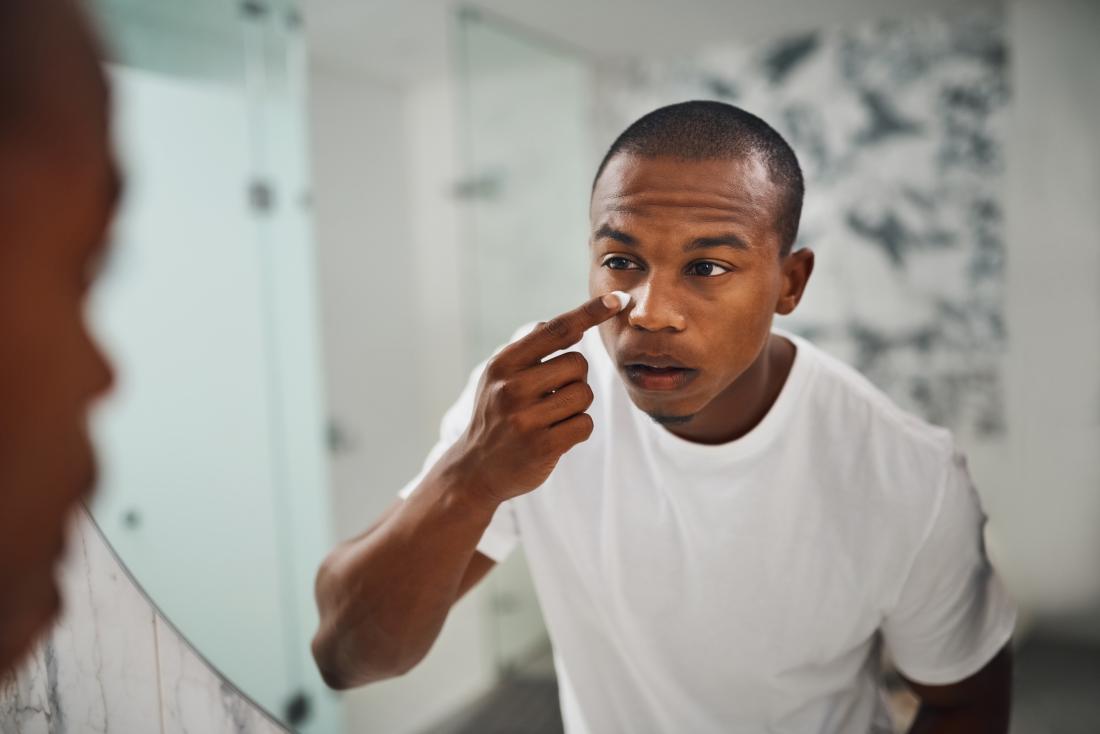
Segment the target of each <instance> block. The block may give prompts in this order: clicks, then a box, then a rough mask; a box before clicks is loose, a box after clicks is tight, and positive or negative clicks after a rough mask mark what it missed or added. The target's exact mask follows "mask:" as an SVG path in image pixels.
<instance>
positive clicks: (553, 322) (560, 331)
mask: <svg viewBox="0 0 1100 734" xmlns="http://www.w3.org/2000/svg"><path fill="white" fill-rule="evenodd" d="M542 329H543V331H545V332H546V333H547V334H549V335H550V336H552V337H554V338H556V339H562V338H564V337H565V336H567V335H568V334H569V322H568V321H567V320H566V319H565V318H564V317H562V316H556V317H554V318H552V319H550V320H549V321H547V322H546V323H545V324H543V326H542Z"/></svg>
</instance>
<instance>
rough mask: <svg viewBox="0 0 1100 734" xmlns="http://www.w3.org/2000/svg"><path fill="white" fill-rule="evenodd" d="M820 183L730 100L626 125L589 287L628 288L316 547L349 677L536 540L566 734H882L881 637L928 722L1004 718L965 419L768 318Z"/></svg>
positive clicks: (792, 283)
mask: <svg viewBox="0 0 1100 734" xmlns="http://www.w3.org/2000/svg"><path fill="white" fill-rule="evenodd" d="M802 189H803V184H802V175H801V171H800V169H799V166H798V163H797V160H796V158H795V156H794V153H793V152H792V151H791V149H790V148H789V147H788V145H787V144H786V142H785V141H784V140H783V139H782V138H781V137H780V136H779V134H778V133H776V132H775V131H774V130H773V129H772V128H770V127H769V126H768V125H767V124H766V123H764V122H763V121H762V120H760V119H759V118H756V117H754V116H753V115H751V114H749V113H747V112H745V111H743V110H740V109H738V108H736V107H732V106H729V105H724V104H720V103H715V102H689V103H684V104H680V105H673V106H671V107H666V108H662V109H660V110H657V111H655V112H652V113H650V114H649V115H646V116H645V117H643V118H642V119H640V120H638V121H637V122H636V123H634V124H633V125H632V126H631V127H630V128H628V129H627V130H626V131H625V132H624V133H623V134H622V135H621V136H620V137H619V139H618V140H616V142H615V143H614V144H613V145H612V146H611V149H610V150H609V152H608V154H607V156H606V157H605V159H604V162H603V164H602V165H601V166H600V169H599V171H598V172H597V175H596V180H595V183H594V186H593V192H592V201H591V210H590V214H591V227H592V238H591V242H590V255H591V258H590V262H591V270H590V278H589V290H590V293H591V294H592V295H593V296H595V295H597V294H606V293H608V292H610V291H625V292H626V293H627V294H628V295H629V296H630V298H631V300H630V303H629V304H628V305H627V306H626V307H625V308H624V309H622V310H620V309H619V306H618V305H617V304H616V302H615V301H614V299H613V298H612V299H608V300H609V304H604V302H603V300H601V299H600V298H593V300H591V301H589V302H588V303H586V304H584V305H583V306H581V307H580V308H578V309H576V310H574V311H571V312H569V313H566V314H564V315H562V316H560V317H557V318H554V319H552V320H550V321H548V322H545V323H541V324H539V325H537V326H536V328H534V329H530V327H525V328H524V329H521V331H520V332H519V333H518V334H517V336H516V338H514V339H513V341H512V342H511V343H510V344H508V345H506V346H504V347H503V348H502V349H501V350H499V351H498V352H497V353H496V354H495V355H493V357H492V358H491V359H489V360H487V362H485V363H483V364H482V365H479V366H478V368H476V369H475V370H474V373H473V375H472V376H471V379H470V382H469V384H468V385H467V387H466V389H465V391H464V392H463V394H462V396H461V397H460V398H459V400H458V402H457V403H455V405H454V406H453V407H452V408H451V409H450V411H448V413H447V414H446V415H445V416H444V418H443V424H442V435H441V437H440V441H439V443H438V444H437V445H436V446H435V448H434V449H433V450H432V451H431V453H430V455H429V456H428V459H427V461H426V462H425V464H424V468H423V470H422V471H421V472H420V474H419V476H417V477H416V478H414V479H413V480H412V481H411V482H410V483H409V484H408V485H407V486H406V487H405V488H404V489H403V490H402V491H401V495H402V497H403V498H404V500H403V501H401V500H398V501H397V502H395V503H394V505H393V506H392V507H391V508H390V509H389V511H388V512H387V513H386V514H385V515H384V516H383V518H381V520H379V521H378V522H377V523H376V524H375V526H374V527H373V528H371V529H370V530H368V531H367V532H366V533H364V534H363V535H362V536H360V537H358V538H355V539H353V540H350V541H348V542H346V543H344V544H342V545H340V546H339V547H337V548H336V549H335V550H334V551H333V552H332V553H331V554H330V556H329V557H328V558H327V559H326V561H325V563H324V564H323V566H322V568H321V569H320V571H319V573H318V577H317V600H318V605H319V607H320V610H321V615H322V619H321V624H320V628H319V630H318V632H317V635H316V636H315V639H314V643H313V649H314V656H315V658H316V660H317V662H318V665H319V667H320V669H321V671H322V673H323V674H324V675H325V678H326V680H327V681H328V683H329V684H330V685H331V686H333V687H337V688H346V687H350V686H356V685H362V684H364V683H368V682H370V681H374V680H378V679H381V678H385V677H387V676H393V675H399V674H402V673H404V672H405V671H407V670H409V669H410V668H411V667H412V666H414V665H415V664H416V663H417V662H418V661H419V660H420V659H421V658H422V657H423V656H424V655H425V654H426V653H427V651H428V649H429V647H430V646H431V644H432V642H433V640H434V639H435V637H436V636H437V634H438V632H439V630H440V627H441V625H442V624H443V621H444V618H445V617H446V615H447V612H448V610H449V608H450V607H451V605H452V604H453V603H454V602H455V600H456V599H458V598H459V597H461V596H462V594H464V593H465V592H466V591H467V590H468V589H469V588H470V587H472V586H473V585H474V584H475V583H477V581H478V580H479V579H481V578H482V577H483V576H484V575H485V574H486V573H487V572H488V570H489V569H490V567H491V566H492V565H493V563H494V562H498V561H500V560H502V559H503V558H504V557H505V556H506V555H507V553H508V552H509V550H510V549H511V548H512V547H513V546H514V545H515V544H516V543H517V542H522V543H523V547H524V550H525V552H526V556H527V559H528V562H529V564H530V568H531V573H532V576H533V578H534V581H535V585H536V588H537V590H538V592H539V598H540V601H541V604H542V607H543V612H544V616H545V618H546V622H547V627H548V630H549V633H550V637H551V641H552V642H553V645H554V652H555V665H556V669H557V673H558V679H559V685H560V692H561V693H560V695H561V706H562V713H563V719H564V722H565V728H566V731H567V732H569V733H570V734H578V733H583V732H593V733H600V732H648V731H654V732H691V733H692V734H699V733H701V732H731V731H732V732H765V731H766V732H791V733H792V734H793V733H802V732H861V733H862V732H868V731H889V730H890V725H889V722H888V720H887V717H886V712H885V710H884V708H883V706H882V705H881V699H880V696H879V695H878V690H877V688H878V682H879V677H880V667H879V665H880V660H881V651H882V648H883V647H885V650H886V651H887V652H888V653H889V654H890V655H891V656H892V658H893V660H894V662H895V664H896V665H897V667H898V669H899V670H900V672H901V673H902V674H903V675H904V676H905V678H906V679H907V680H908V681H909V683H910V685H911V686H912V688H913V690H914V691H915V692H916V693H917V694H918V695H919V696H920V699H921V708H920V711H919V713H918V715H917V719H916V721H915V723H914V724H913V731H915V732H943V733H947V732H971V733H973V732H1004V731H1006V729H1007V722H1008V710H1009V691H1010V678H1011V663H1010V652H1009V647H1008V644H1009V639H1010V636H1011V633H1012V629H1013V625H1014V620H1015V610H1014V607H1013V605H1012V603H1011V602H1010V601H1009V599H1008V598H1007V596H1006V594H1005V591H1004V589H1003V587H1002V585H1001V584H1000V582H999V580H998V579H997V577H996V575H995V574H994V572H993V570H992V568H991V567H990V565H989V562H988V561H987V559H986V557H985V554H984V550H983V545H982V538H981V534H982V526H983V522H984V519H985V518H984V515H983V513H982V510H981V507H980V505H979V502H978V498H977V496H976V494H975V491H974V488H973V487H972V485H971V483H970V480H969V477H968V475H967V471H966V466H965V462H964V459H963V458H962V456H961V455H960V454H959V452H958V451H957V450H956V449H955V447H954V445H953V442H952V439H951V436H950V434H949V433H948V432H947V431H946V430H943V429H939V428H935V427H932V426H930V425H928V424H926V423H924V422H923V421H921V420H919V419H918V418H915V417H913V416H910V415H907V414H905V413H904V412H902V411H901V410H900V409H899V408H897V407H896V406H895V405H893V404H892V403H891V402H890V401H889V400H888V399H887V398H886V397H885V396H884V395H883V394H882V393H880V392H879V391H877V390H876V389H875V388H874V387H872V386H871V385H870V384H869V383H868V382H867V381H866V380H864V379H863V378H862V377H861V376H860V375H858V374H856V373H855V372H854V371H853V370H851V369H850V368H848V367H846V366H845V365H843V364H841V363H840V362H838V361H837V360H835V359H832V358H830V357H828V356H827V355H825V354H824V353H823V352H821V351H819V350H818V349H816V348H815V347H814V346H813V345H811V344H810V343H809V342H807V341H805V340H803V339H801V338H798V337H795V336H793V335H790V334H786V333H784V332H781V331H780V332H777V331H773V330H772V318H773V315H774V314H776V313H779V314H788V313H790V312H791V311H793V310H794V309H795V307H796V306H797V305H798V302H799V300H800V298H801V297H802V293H803V291H804V289H805V287H806V283H807V282H808V280H809V278H810V274H811V272H812V270H813V262H814V255H813V253H812V252H810V251H808V250H799V251H793V250H792V245H793V243H794V241H795V236H796V234H797V228H798V219H799V215H800V212H801V204H802ZM595 325H599V328H598V330H592V331H586V330H587V329H589V327H591V326H595ZM597 334H598V336H597ZM578 342H579V343H578ZM574 344H576V345H577V346H576V349H574V350H571V351H563V350H567V349H568V348H569V347H571V346H573V345H574ZM555 355H556V356H555ZM547 357H549V358H548V359H544V358H547ZM586 411H587V412H586Z"/></svg>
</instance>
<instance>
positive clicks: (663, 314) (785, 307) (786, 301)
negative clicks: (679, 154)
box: [588, 154, 808, 423]
mask: <svg viewBox="0 0 1100 734" xmlns="http://www.w3.org/2000/svg"><path fill="white" fill-rule="evenodd" d="M778 201H779V200H778V198H777V190H776V187H775V186H774V185H773V184H772V183H771V181H770V180H769V178H768V174H767V171H766V169H765V168H764V167H763V166H762V165H761V164H760V163H758V162H757V161H756V160H755V159H753V158H749V159H744V160H703V161H685V160H679V159H673V158H643V157H638V156H633V155H628V154H620V155H617V156H615V157H614V158H612V159H611V161H610V162H609V164H608V166H607V167H606V168H605V169H604V172H603V174H602V175H601V176H600V179H599V181H598V182H597V184H596V188H595V190H594V192H593V194H592V204H591V210H590V215H591V224H592V238H591V241H590V255H591V258H590V270H589V281H588V284H589V292H590V294H592V295H593V296H595V295H598V294H600V293H604V292H607V291H611V290H622V291H626V292H627V293H629V294H630V295H631V296H632V302H631V304H630V306H628V307H627V309H626V310H624V311H623V313H622V314H620V315H619V316H617V317H615V318H613V319H611V320H610V321H607V322H605V323H603V324H601V325H600V327H599V329H600V337H601V338H602V339H603V342H604V345H605V346H606V347H607V351H608V353H609V354H610V355H611V357H612V359H613V360H614V361H615V363H616V365H617V366H618V368H619V372H620V374H621V375H622V377H623V381H624V383H625V385H626V388H627V391H628V393H629V394H630V397H631V399H632V400H633V401H634V404H635V405H637V406H638V408H639V409H640V410H642V411H644V412H646V413H648V414H649V415H651V416H652V417H654V418H655V419H656V420H658V421H659V422H664V423H677V422H685V421H687V420H689V419H691V418H692V417H693V416H696V414H700V413H701V412H703V411H704V409H705V408H707V406H708V405H711V404H712V401H714V400H715V398H716V397H718V396H720V395H722V394H723V392H724V391H726V390H727V388H730V386H731V385H732V384H733V383H734V381H735V380H737V379H738V377H740V376H741V375H742V374H744V373H745V372H746V370H748V369H749V367H750V366H752V365H753V363H754V362H755V361H756V360H757V358H758V357H759V356H760V354H761V352H762V350H763V348H764V346H765V344H766V343H767V341H768V338H769V334H770V332H771V324H772V316H773V314H774V313H776V312H777V311H779V312H782V313H786V312H788V311H789V310H791V309H793V307H794V305H795V304H796V303H797V300H798V297H799V295H800V294H801V286H802V285H804V282H805V281H804V279H802V280H801V281H800V280H799V272H798V271H799V269H798V268H797V267H796V268H794V270H795V271H796V272H794V273H793V274H792V272H790V271H791V264H790V263H788V260H789V259H790V257H787V258H784V257H781V256H780V246H781V242H780V238H779V235H778V233H777V229H776V221H777V219H776V217H777V213H778V209H777V206H778ZM807 275H808V273H807ZM792 297H793V300H792ZM646 365H649V366H650V367H675V366H676V365H678V366H679V367H683V368H687V369H666V370H656V369H650V368H648V367H647V366H646Z"/></svg>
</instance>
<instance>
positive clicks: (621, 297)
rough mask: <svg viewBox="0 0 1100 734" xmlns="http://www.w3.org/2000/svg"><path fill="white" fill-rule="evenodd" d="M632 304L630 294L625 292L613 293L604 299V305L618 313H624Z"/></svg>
mask: <svg viewBox="0 0 1100 734" xmlns="http://www.w3.org/2000/svg"><path fill="white" fill-rule="evenodd" d="M628 303H630V294H629V293H626V292H625V291H611V292H610V293H608V294H607V295H606V296H604V297H603V304H604V305H605V306H607V307H608V308H613V309H615V310H616V311H622V310H623V309H624V308H626V304H628Z"/></svg>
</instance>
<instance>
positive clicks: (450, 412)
mask: <svg viewBox="0 0 1100 734" xmlns="http://www.w3.org/2000/svg"><path fill="white" fill-rule="evenodd" d="M532 326H533V324H527V325H525V326H523V327H521V328H520V329H519V330H517V331H516V332H515V334H513V335H512V338H511V339H510V340H509V343H511V342H513V341H515V340H516V339H518V338H519V337H520V336H523V335H524V334H526V333H528V332H529V331H530V330H531V328H532ZM503 348H504V345H502V346H501V347H500V348H498V349H497V350H496V352H499V351H500V349H503ZM496 352H494V355H495V354H496ZM488 363H489V360H488V359H486V360H485V361H483V362H481V363H480V364H478V365H477V366H475V367H474V369H473V370H472V371H471V372H470V378H469V379H468V380H467V381H466V386H465V387H464V388H463V389H462V393H461V394H460V395H459V396H458V400H456V401H455V402H454V404H453V405H451V407H450V408H448V409H447V412H446V413H444V414H443V419H442V420H441V421H440V423H439V438H438V440H437V441H436V443H435V445H434V446H432V448H431V450H430V451H428V455H427V457H426V458H425V459H424V463H423V465H422V466H421V467H420V471H419V472H418V473H417V474H416V476H414V477H413V478H412V479H410V480H409V481H408V482H407V483H406V484H405V486H404V487H402V488H401V490H400V491H399V492H398V495H399V496H400V497H401V498H402V499H407V498H408V496H409V495H410V494H412V493H413V492H415V491H416V488H417V487H418V486H419V485H420V482H421V481H423V479H424V477H425V475H427V473H428V471H430V470H431V468H432V467H433V466H435V463H436V462H437V461H439V458H440V457H441V456H443V454H444V453H446V451H447V449H449V448H450V447H451V446H452V445H454V443H455V441H457V440H458V439H459V437H461V436H462V434H463V433H464V432H465V431H466V427H467V426H468V425H469V424H470V418H471V416H472V415H473V412H474V401H475V400H476V398H477V386H478V383H479V382H480V381H481V374H482V372H484V371H485V366H486V365H487V364H488ZM512 503H513V501H512V500H508V501H506V502H502V503H501V504H500V506H499V507H498V508H497V511H496V513H495V514H494V515H493V519H492V520H491V521H490V522H489V526H488V527H487V528H486V529H485V533H484V534H483V535H482V536H481V540H480V541H479V542H478V544H477V549H478V551H480V552H481V553H483V554H485V555H486V556H488V557H489V558H492V559H493V560H494V561H496V562H497V563H500V562H501V561H503V560H504V559H505V558H507V557H508V556H509V555H510V554H511V552H512V551H513V550H514V549H515V547H516V545H517V544H518V543H519V526H518V525H517V523H516V517H515V510H514V507H513V504H512Z"/></svg>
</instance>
